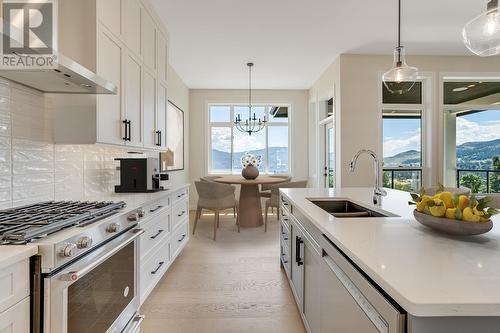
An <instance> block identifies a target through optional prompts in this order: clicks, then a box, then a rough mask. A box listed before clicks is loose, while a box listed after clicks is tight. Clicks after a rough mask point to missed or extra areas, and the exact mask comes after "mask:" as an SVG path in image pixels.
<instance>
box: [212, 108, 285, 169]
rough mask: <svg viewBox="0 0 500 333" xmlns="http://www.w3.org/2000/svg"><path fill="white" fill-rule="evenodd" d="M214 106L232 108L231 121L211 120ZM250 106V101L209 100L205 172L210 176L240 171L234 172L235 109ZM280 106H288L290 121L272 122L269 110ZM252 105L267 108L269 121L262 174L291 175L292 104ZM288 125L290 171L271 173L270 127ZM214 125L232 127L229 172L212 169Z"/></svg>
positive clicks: (266, 126) (267, 123)
mask: <svg viewBox="0 0 500 333" xmlns="http://www.w3.org/2000/svg"><path fill="white" fill-rule="evenodd" d="M214 106H226V107H229V108H230V111H229V114H230V118H229V119H230V121H229V122H211V119H210V113H211V112H210V110H211V107H214ZM245 106H247V107H248V103H227V102H225V103H217V102H209V103H207V108H206V112H205V124H206V126H207V131H206V133H207V135H206V143H207V144H206V147H207V149H206V151H207V154H208V158H207V159H206V160H207V161H208V163H206V164H205V174H206V175H209V176H212V175H213V176H231V175H237V174H239V172H234V169H233V160H234V136H235V135H234V133H235V125H234V119H235V112H234V109H235V107H245ZM274 106H278V107H287V108H288V121H287V122H270V121H269V119H270V118H269V111H270V108H271V107H274ZM252 107H264V108H265V111H264V112H265V115H266V118H267V119H268V121H267V122H266V124H265V129H264V131H265V151H266V153H265V157H264V160H265V170H264V171H261V174H264V175H269V174H272V175H283V176H290V175H291V174H292V164H293V163H292V155H293V154H292V144H291V143H292V139H291V138H292V118H293V116H292V114H293V112H292V104H287V103H253V104H252ZM242 117H243V118H245V115H242ZM282 126H286V127H287V128H288V140H287V141H288V172H287V173H269V164H268V163H269V127H282ZM213 127H225V128H230V129H231V152H230V155H231V170H230V172H229V173H217V172H214V171H213V170H212V168H211V167H212V153H211V152H212V128H213Z"/></svg>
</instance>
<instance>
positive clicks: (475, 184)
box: [460, 173, 486, 193]
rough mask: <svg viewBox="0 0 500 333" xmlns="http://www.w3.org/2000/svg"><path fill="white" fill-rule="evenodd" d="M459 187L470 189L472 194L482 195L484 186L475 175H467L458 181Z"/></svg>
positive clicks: (484, 189)
mask: <svg viewBox="0 0 500 333" xmlns="http://www.w3.org/2000/svg"><path fill="white" fill-rule="evenodd" d="M460 185H462V186H465V187H468V188H470V190H471V192H472V193H484V192H485V191H486V186H484V184H483V180H482V179H481V177H480V176H478V175H476V174H475V173H468V174H466V175H465V176H463V177H462V178H461V179H460Z"/></svg>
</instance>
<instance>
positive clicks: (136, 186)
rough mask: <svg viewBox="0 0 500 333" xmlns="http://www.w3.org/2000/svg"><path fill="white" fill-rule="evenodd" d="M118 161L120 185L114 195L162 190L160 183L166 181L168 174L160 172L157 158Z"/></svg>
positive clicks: (119, 159)
mask: <svg viewBox="0 0 500 333" xmlns="http://www.w3.org/2000/svg"><path fill="white" fill-rule="evenodd" d="M116 160H117V161H120V185H116V186H115V192H116V193H147V192H158V191H161V190H163V189H164V188H163V187H162V186H160V182H162V181H165V180H168V174H166V173H164V172H162V170H160V163H159V161H158V158H155V157H146V158H117V159H116Z"/></svg>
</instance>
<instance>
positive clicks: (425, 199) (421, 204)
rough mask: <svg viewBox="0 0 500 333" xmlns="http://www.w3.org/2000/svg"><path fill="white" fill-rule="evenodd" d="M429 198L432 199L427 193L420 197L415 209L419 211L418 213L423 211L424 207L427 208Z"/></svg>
mask: <svg viewBox="0 0 500 333" xmlns="http://www.w3.org/2000/svg"><path fill="white" fill-rule="evenodd" d="M431 200H432V199H431V197H429V196H428V195H424V196H422V199H421V200H420V202H418V203H417V211H419V212H420V213H423V212H424V211H425V209H426V208H427V204H428V203H429V201H431Z"/></svg>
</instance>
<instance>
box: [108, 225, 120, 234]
mask: <svg viewBox="0 0 500 333" xmlns="http://www.w3.org/2000/svg"><path fill="white" fill-rule="evenodd" d="M106 231H107V232H109V233H115V232H118V231H120V225H119V224H118V223H115V222H113V223H110V224H109V225H108V227H107V228H106Z"/></svg>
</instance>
